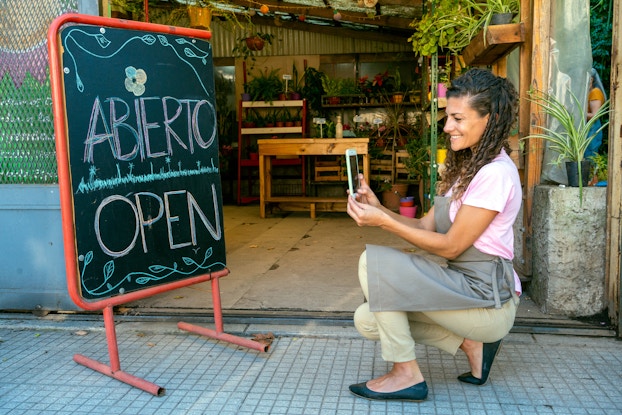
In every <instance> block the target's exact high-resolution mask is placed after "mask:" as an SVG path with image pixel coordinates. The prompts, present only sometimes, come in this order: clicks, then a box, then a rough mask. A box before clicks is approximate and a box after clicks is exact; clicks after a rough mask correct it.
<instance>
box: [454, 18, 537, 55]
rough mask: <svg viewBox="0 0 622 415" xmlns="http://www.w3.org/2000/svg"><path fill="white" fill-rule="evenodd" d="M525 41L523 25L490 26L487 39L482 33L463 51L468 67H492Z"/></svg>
mask: <svg viewBox="0 0 622 415" xmlns="http://www.w3.org/2000/svg"><path fill="white" fill-rule="evenodd" d="M524 41H525V26H524V24H523V23H512V24H503V25H494V26H488V30H486V37H485V38H484V31H483V30H482V31H480V32H479V33H478V34H477V36H475V37H474V38H473V40H471V43H470V44H469V45H468V46H467V47H466V48H464V49H463V50H462V57H463V58H464V62H465V63H466V64H467V65H492V64H493V63H495V62H496V61H498V60H499V59H501V58H502V57H504V56H505V55H507V54H508V53H510V52H511V51H512V50H513V49H514V48H516V47H518V45H519V44H521V43H523V42H524Z"/></svg>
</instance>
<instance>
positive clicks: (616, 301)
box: [605, 0, 622, 333]
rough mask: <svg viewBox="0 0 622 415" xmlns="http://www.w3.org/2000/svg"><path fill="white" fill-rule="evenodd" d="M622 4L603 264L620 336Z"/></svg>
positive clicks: (615, 46) (616, 28) (616, 19)
mask: <svg viewBox="0 0 622 415" xmlns="http://www.w3.org/2000/svg"><path fill="white" fill-rule="evenodd" d="M620 13H622V4H620V0H613V26H612V27H613V32H612V39H611V90H610V95H611V96H610V99H611V108H612V112H611V115H610V117H609V162H608V170H609V178H608V183H607V232H606V235H607V238H608V239H607V251H606V256H605V258H606V265H605V284H606V285H605V288H606V290H607V302H608V306H609V317H610V318H611V319H612V321H614V322H615V323H616V324H617V326H618V333H622V330H621V329H622V321H620V317H621V316H622V309H621V308H620V307H621V305H620V295H621V293H620V272H622V271H621V269H620V268H621V264H620V259H621V254H620V249H621V247H620V241H621V238H622V229H621V225H622V223H621V222H620V218H621V217H622V193H621V190H620V189H622V166H621V163H620V160H622V91H621V90H620V82H622V79H620V73H621V71H622V55H621V53H620V52H621V51H622V31H621V30H620V25H621V24H622V21H621V20H622V19H621V18H620Z"/></svg>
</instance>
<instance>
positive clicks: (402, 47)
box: [211, 21, 412, 58]
mask: <svg viewBox="0 0 622 415" xmlns="http://www.w3.org/2000/svg"><path fill="white" fill-rule="evenodd" d="M256 28H257V31H260V32H263V33H269V34H272V35H274V37H275V39H277V40H276V41H275V42H273V44H272V46H271V47H270V48H266V49H264V50H263V51H261V52H258V53H257V56H274V55H331V54H346V53H347V54H355V53H388V52H391V53H399V52H412V46H411V45H410V43H408V42H407V41H406V40H404V42H403V43H396V42H392V43H390V42H375V41H369V40H363V39H360V38H359V39H357V38H351V37H346V36H331V35H325V34H320V33H315V32H309V31H302V30H292V29H286V28H283V27H274V26H257V27H256ZM211 29H212V33H213V37H212V47H213V50H214V57H215V58H222V57H230V56H232V53H231V51H232V50H233V48H234V47H235V46H236V45H235V43H236V42H235V40H236V39H238V38H240V37H242V36H244V32H243V31H242V30H239V29H238V30H236V31H235V32H232V31H231V30H228V29H227V28H225V27H224V25H222V24H220V25H219V22H218V21H213V22H212V26H211Z"/></svg>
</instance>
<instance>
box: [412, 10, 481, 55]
mask: <svg viewBox="0 0 622 415" xmlns="http://www.w3.org/2000/svg"><path fill="white" fill-rule="evenodd" d="M430 3H431V7H430V8H429V9H428V11H427V13H425V14H424V15H423V16H421V19H420V20H418V21H417V22H416V23H414V22H413V24H411V25H412V26H413V27H414V29H415V31H414V33H413V34H412V35H411V36H410V37H409V38H408V41H409V42H411V43H412V47H413V51H414V52H415V53H416V54H418V55H420V56H432V55H433V54H434V53H436V52H438V51H439V50H445V51H448V52H451V53H452V54H458V53H460V51H462V49H464V48H465V47H466V46H467V45H468V44H469V43H470V42H471V39H472V38H473V37H474V36H475V35H476V34H477V32H478V31H479V29H480V28H481V27H482V23H483V22H482V21H481V20H480V18H479V16H478V15H477V11H476V10H475V9H474V8H473V7H471V5H470V3H472V1H471V0H431V1H430Z"/></svg>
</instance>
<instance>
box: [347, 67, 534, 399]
mask: <svg viewBox="0 0 622 415" xmlns="http://www.w3.org/2000/svg"><path fill="white" fill-rule="evenodd" d="M446 112H447V122H446V124H445V127H444V131H445V133H447V134H448V135H449V138H450V142H451V148H450V150H449V151H448V155H447V159H446V161H445V167H446V170H445V172H444V173H443V177H442V181H441V182H439V184H438V194H439V196H437V197H436V198H435V201H434V207H433V208H432V209H430V211H429V212H428V214H427V215H426V216H424V217H423V218H421V219H412V218H406V217H403V216H400V215H398V214H396V213H394V212H392V211H390V210H388V209H386V208H384V207H383V206H382V205H381V204H380V202H379V201H378V198H377V197H376V195H375V194H374V193H373V192H372V190H371V189H370V188H369V186H368V185H367V183H365V181H364V178H363V177H362V175H361V181H362V186H361V187H360V189H359V190H358V191H357V194H356V198H351V197H349V198H348V206H347V211H348V214H349V215H350V216H351V217H352V218H353V219H354V220H355V221H356V223H357V224H358V225H359V226H378V227H381V228H383V229H385V230H387V231H389V232H392V233H393V234H395V235H397V236H399V237H401V238H403V239H405V240H406V241H407V242H409V243H411V244H413V245H415V246H417V247H418V248H420V249H422V250H424V251H426V252H428V253H430V254H433V255H436V256H439V257H442V258H444V259H446V260H447V266H446V267H444V266H441V265H440V264H439V261H436V260H434V259H430V256H429V255H428V256H421V255H416V254H411V253H406V252H404V251H402V250H397V249H392V248H388V247H382V246H375V245H367V249H366V251H365V252H364V253H363V254H362V255H361V258H360V261H359V279H360V282H361V287H362V289H363V293H364V295H365V298H366V299H367V302H366V303H364V304H362V305H361V306H360V307H359V308H358V309H357V310H356V312H355V315H354V322H355V326H356V328H357V330H358V331H359V332H360V333H361V334H362V335H363V336H365V337H367V338H369V339H374V340H380V343H381V349H382V357H383V359H384V360H386V361H390V362H393V367H392V369H391V371H390V372H389V373H388V374H386V375H384V376H381V377H379V378H376V379H372V380H370V381H368V382H364V383H359V384H356V385H351V386H350V391H351V392H352V393H353V394H355V395H357V396H360V397H363V398H367V399H378V400H387V399H396V400H408V401H421V400H424V399H426V397H427V395H428V388H427V384H426V382H425V380H424V377H423V374H422V373H421V370H420V368H419V366H418V364H417V360H416V356H415V344H416V343H422V344H426V345H429V346H434V347H438V348H439V349H441V350H445V351H447V352H449V353H452V354H455V353H456V352H457V350H458V349H462V350H463V351H464V353H465V354H466V356H467V358H468V361H469V365H470V368H471V370H470V372H467V373H464V374H462V375H460V376H458V379H459V380H460V381H462V382H465V383H469V384H473V385H483V384H484V383H486V380H487V379H488V375H489V373H490V367H491V365H492V362H493V359H494V357H495V355H496V353H497V351H498V349H499V346H500V343H501V339H502V338H503V337H504V336H505V335H506V334H507V333H508V332H509V330H510V329H511V328H512V325H513V323H514V317H515V315H516V308H517V306H518V302H519V301H518V296H519V295H520V292H521V287H520V280H519V279H518V276H517V275H516V273H515V272H514V270H513V268H512V258H513V256H514V254H513V249H514V247H513V229H512V225H513V223H514V220H515V219H516V216H517V214H518V211H519V209H520V206H521V198H522V193H521V184H520V179H519V176H518V171H517V169H516V166H515V165H514V163H513V162H512V160H511V159H510V157H509V156H508V153H509V152H510V149H509V145H508V141H507V140H508V137H509V134H510V130H511V128H512V126H513V124H514V122H515V120H516V115H517V94H516V90H515V89H514V87H513V86H512V84H511V83H510V82H509V81H507V80H506V79H504V78H500V77H497V76H495V75H493V74H492V73H491V72H489V71H486V70H482V69H472V70H470V71H468V72H467V73H465V74H464V75H462V76H460V77H459V78H457V79H455V80H454V81H452V84H451V86H450V87H449V89H448V91H447V107H446Z"/></svg>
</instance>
